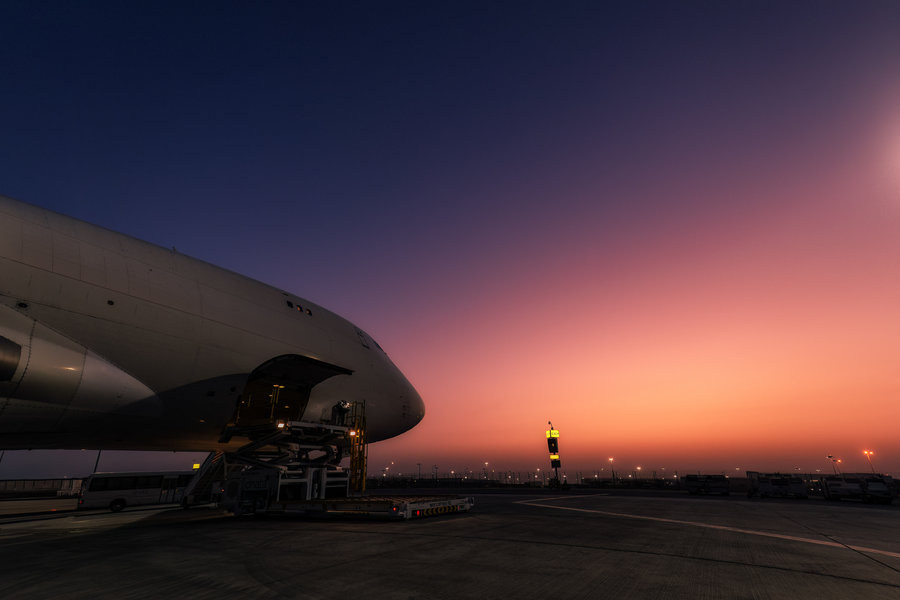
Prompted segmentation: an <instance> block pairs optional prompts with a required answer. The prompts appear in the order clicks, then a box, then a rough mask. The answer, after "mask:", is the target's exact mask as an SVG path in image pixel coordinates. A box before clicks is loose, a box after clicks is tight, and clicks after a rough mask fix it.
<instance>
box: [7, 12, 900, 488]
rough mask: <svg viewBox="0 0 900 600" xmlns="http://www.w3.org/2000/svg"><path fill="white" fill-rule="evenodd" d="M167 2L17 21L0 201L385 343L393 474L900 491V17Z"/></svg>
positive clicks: (386, 455) (377, 454)
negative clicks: (687, 479)
mask: <svg viewBox="0 0 900 600" xmlns="http://www.w3.org/2000/svg"><path fill="white" fill-rule="evenodd" d="M161 6H162V8H160V9H159V11H151V10H149V9H146V8H144V7H140V6H121V7H117V8H116V10H110V11H105V12H104V13H103V14H96V15H87V14H85V13H83V11H79V10H77V9H75V8H68V7H67V5H66V4H65V3H61V4H60V5H59V6H58V10H56V11H51V13H47V12H45V11H38V10H37V9H30V8H29V7H27V6H21V7H16V6H9V5H7V6H2V7H0V36H2V37H3V39H5V40H8V42H7V46H8V49H9V50H8V51H9V58H8V60H7V61H5V62H6V64H7V65H14V67H15V68H12V69H6V67H4V66H0V74H3V75H4V80H5V81H6V82H7V87H8V89H10V90H16V92H15V93H14V94H13V93H10V94H5V95H3V97H2V98H0V130H2V131H4V132H5V136H6V137H7V139H8V140H10V141H9V142H8V143H7V144H5V145H4V146H3V147H0V181H3V182H4V185H5V186H6V187H5V188H4V189H2V190H0V193H3V194H5V195H9V196H13V197H16V198H19V199H21V200H24V201H28V202H32V203H35V204H39V205H42V206H46V207H48V208H51V209H54V210H58V211H60V212H63V213H67V214H71V215H73V216H76V217H79V218H82V219H85V220H88V221H92V222H96V223H99V224H101V225H103V226H106V227H109V228H112V229H116V230H119V231H123V232H125V233H128V234H131V235H134V236H137V237H141V238H144V239H149V240H150V241H154V242H156V243H160V244H162V245H164V246H167V247H168V246H173V245H174V246H176V247H178V249H179V251H180V252H184V253H186V254H190V255H194V256H197V257H199V258H202V259H204V260H207V261H209V262H212V263H215V264H220V265H222V266H225V267H227V268H230V269H233V270H236V271H239V272H242V273H246V274H248V275H250V276H252V277H254V278H256V279H259V280H262V281H265V282H268V283H272V284H274V285H277V286H279V287H282V288H284V289H286V290H290V291H291V292H293V293H296V294H299V295H300V296H304V297H307V298H309V299H310V300H312V301H315V302H318V303H320V304H322V305H324V306H327V307H328V308H330V309H332V310H334V311H335V312H337V313H339V314H341V315H343V316H345V317H347V318H349V319H350V320H351V321H353V322H354V323H355V324H357V325H358V326H360V327H361V328H363V329H365V330H366V331H368V332H369V333H370V334H371V335H372V336H374V337H375V338H376V339H377V340H378V342H379V343H380V344H381V346H382V347H384V348H385V349H386V350H387V352H388V353H389V354H390V355H391V357H392V358H393V359H394V360H395V362H396V363H397V364H398V366H399V367H400V368H401V369H402V370H403V371H404V373H406V374H407V375H408V376H409V378H410V380H411V381H412V383H413V384H414V385H415V386H416V387H417V389H418V390H419V391H420V393H421V394H422V396H423V398H424V400H425V402H426V411H427V412H426V417H425V420H424V421H423V422H422V423H421V424H420V425H419V426H418V427H416V428H415V429H414V430H412V431H411V432H409V433H407V434H405V435H403V436H401V437H399V438H397V439H395V440H390V441H386V442H383V443H379V444H376V445H373V446H372V447H371V449H370V473H373V474H375V473H380V472H381V470H382V469H383V468H385V467H386V466H388V465H390V463H391V461H393V462H394V467H392V468H391V472H404V473H413V472H416V471H417V469H418V468H419V467H418V464H421V465H422V467H421V468H422V472H423V474H424V473H429V474H430V473H431V470H432V468H433V467H434V466H435V465H437V467H438V471H439V472H440V473H441V474H444V473H449V472H450V471H451V470H455V471H457V472H460V471H463V470H465V469H467V468H468V469H471V470H473V471H479V470H480V469H481V467H482V466H483V464H484V462H489V464H490V468H491V469H496V470H513V471H520V472H522V471H525V472H527V471H533V470H534V469H536V468H538V467H540V468H542V469H546V468H547V467H549V463H548V459H547V452H546V445H545V438H544V429H545V427H546V424H547V421H548V420H552V421H553V424H554V425H555V426H556V427H557V428H558V429H559V430H560V431H561V439H560V454H561V459H562V463H563V466H564V469H565V470H566V472H567V473H568V474H569V475H570V477H571V476H572V475H573V474H574V473H575V472H576V471H581V472H584V473H592V472H594V471H599V470H600V469H601V468H603V469H608V468H609V461H608V458H609V457H614V458H615V461H616V462H615V464H616V465H617V468H618V467H619V466H621V468H622V469H624V470H625V471H626V472H627V471H628V470H630V469H631V468H632V467H633V466H635V467H636V466H637V465H642V466H643V470H644V471H645V472H651V471H653V470H658V469H662V468H663V467H665V468H666V470H667V472H668V471H676V470H681V471H691V470H706V471H713V472H720V471H727V472H732V471H734V469H735V468H736V467H739V468H740V469H741V470H746V469H761V470H776V469H777V470H792V469H794V468H797V467H799V468H800V469H801V470H803V471H815V470H816V469H823V470H824V469H830V468H831V463H830V462H828V461H826V459H825V456H826V455H829V454H830V455H835V456H839V457H841V458H842V459H843V460H844V463H843V465H844V468H845V469H847V470H851V471H867V470H869V465H868V463H867V462H866V457H865V456H864V455H863V450H874V451H875V452H876V454H875V455H874V459H873V461H874V463H875V465H876V467H877V468H878V469H879V470H884V471H893V472H897V473H900V436H897V435H896V424H897V423H898V422H900V408H898V407H900V402H898V400H900V368H897V364H896V363H897V356H900V310H898V307H900V260H898V257H900V129H898V123H900V121H898V120H897V119H898V117H897V112H896V111H897V102H896V101H895V100H894V99H896V98H900V94H897V93H895V91H894V90H900V81H898V74H900V36H897V35H896V23H897V22H898V20H900V5H896V6H895V5H889V4H881V5H879V6H875V5H874V4H871V5H869V4H860V3H842V2H834V3H830V2H825V3H822V2H810V3H805V2H794V3H758V4H753V5H746V6H744V5H732V4H725V3H723V4H721V5H719V4H715V5H704V7H703V10H700V9H699V8H697V7H696V6H694V5H692V4H689V3H672V2H659V3H655V2H647V3H644V2H642V3H622V4H621V5H620V4H615V3H599V4H598V3H584V4H580V3H577V2H576V3H572V4H569V5H567V6H568V8H566V7H554V6H550V5H547V6H537V7H530V8H528V9H527V10H526V9H525V8H523V7H516V6H515V5H514V4H513V5H510V6H505V5H494V4H492V5H490V6H478V5H472V6H468V5H457V4H448V5H421V4H420V3H410V4H403V6H404V10H402V11H389V10H387V9H386V8H385V7H383V6H378V5H369V4H366V3H361V4H359V5H355V4H352V3H349V4H348V3H341V4H340V5H334V6H332V5H322V6H317V5H308V4H297V3H290V2H285V3H280V2H273V3H270V4H267V5H265V6H260V7H250V6H249V5H248V6H245V7H232V6H226V7H222V8H221V10H220V11H218V12H217V13H216V14H217V16H216V17H215V18H214V19H210V17H209V14H207V12H206V11H204V10H203V9H202V7H198V6H193V5H191V6H186V5H183V4H181V3H171V4H166V3H163V4H162V5H161ZM6 13H9V14H6ZM173 23H177V24H178V25H177V26H176V25H173ZM48 31H49V32H52V33H53V35H45V34H46V33H47V32H48ZM200 31H202V32H203V35H201V36H198V35H196V34H197V32H200ZM836 32H840V35H837V34H836ZM161 33H162V34H164V35H161ZM4 69H6V70H4ZM37 74H39V76H38V75H37ZM70 98H74V99H77V101H76V102H70V101H69V100H68V99H70ZM886 165H887V167H886Z"/></svg>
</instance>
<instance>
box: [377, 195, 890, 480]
mask: <svg viewBox="0 0 900 600" xmlns="http://www.w3.org/2000/svg"><path fill="white" fill-rule="evenodd" d="M806 191H807V193H809V194H811V197H815V198H817V199H818V200H817V202H815V203H812V204H811V205H810V204H809V203H807V205H804V204H803V203H797V202H789V201H788V199H785V200H783V202H782V203H781V204H780V206H779V203H778V202H776V203H775V208H774V209H770V210H769V212H767V213H765V214H760V215H757V216H756V217H755V220H753V219H750V220H742V217H741V216H732V217H728V214H727V211H726V212H724V213H723V215H720V218H719V220H718V221H717V223H718V226H717V227H716V228H714V229H713V230H711V231H708V232H705V234H704V235H705V237H699V236H697V235H696V234H695V233H694V232H684V231H679V230H673V231H668V230H667V229H666V225H665V224H662V225H660V226H658V230H657V231H655V232H652V231H648V235H650V236H651V237H652V243H644V244H641V243H635V242H632V243H630V244H629V245H627V246H622V245H621V244H619V245H618V246H617V245H615V244H613V245H612V246H610V247H608V248H605V250H604V251H603V252H601V251H600V250H598V249H597V247H598V245H597V243H596V241H595V240H593V239H592V238H591V231H590V227H588V226H585V228H584V231H582V232H570V233H571V234H572V235H570V236H569V237H568V238H567V239H566V241H565V242H563V243H561V244H559V246H558V248H557V250H556V253H555V254H551V253H547V254H544V255H543V256H541V257H540V260H536V261H534V262H533V263H530V264H526V265H522V264H515V265H513V266H510V267H507V268H506V269H503V270H501V269H500V266H499V265H498V266H497V267H496V271H497V272H502V275H503V276H502V278H500V277H497V278H494V277H491V276H486V277H483V278H482V279H479V281H480V284H481V285H480V287H479V288H478V289H477V291H476V292H475V293H474V295H473V296H471V297H470V298H469V304H468V306H467V310H465V311H456V310H453V309H452V307H451V306H448V309H447V311H446V314H445V315H444V317H443V318H442V320H441V322H440V323H431V324H425V323H423V322H419V321H415V320H413V322H410V323H405V324H404V323H402V322H398V323H396V327H397V330H398V331H399V333H398V334H397V337H396V339H394V340H390V341H385V342H384V345H385V347H387V348H389V349H394V348H398V347H400V348H401V352H402V357H403V359H402V360H400V361H398V362H399V365H400V367H401V368H402V369H403V370H404V372H406V373H408V374H410V376H411V379H412V382H413V384H414V385H416V387H417V389H419V391H420V393H421V394H422V396H423V398H424V399H425V401H426V407H427V408H426V418H425V421H424V422H423V423H422V424H421V425H420V426H419V427H418V428H416V429H414V430H413V431H411V432H409V433H407V434H405V435H404V436H402V437H401V438H398V439H397V440H392V441H388V442H384V443H382V444H378V445H375V446H373V447H372V449H371V451H370V452H371V456H372V464H373V466H374V465H377V464H378V462H379V461H383V460H385V459H387V458H390V459H391V460H394V459H396V458H397V457H407V456H408V457H421V459H420V460H421V461H424V462H428V463H432V464H438V465H439V468H440V470H441V472H443V471H444V470H446V471H447V472H449V471H450V469H451V468H453V467H456V468H457V469H461V468H465V467H467V466H468V467H472V466H473V465H479V464H481V462H482V461H483V460H490V462H491V464H492V465H496V466H497V468H498V469H504V468H505V469H508V470H518V471H521V470H527V471H533V470H534V469H535V468H537V467H539V466H540V467H544V466H545V465H544V462H546V457H545V454H546V453H545V448H543V447H542V445H541V443H542V438H543V437H544V434H543V433H542V432H543V431H544V429H545V425H546V423H547V421H548V420H550V419H552V421H553V424H554V426H556V427H557V428H558V429H559V430H560V431H561V438H560V455H561V457H562V461H563V465H564V467H566V470H568V472H569V473H570V474H574V472H575V471H576V470H578V471H583V472H592V471H595V470H596V471H599V470H600V469H602V468H605V469H609V463H608V460H607V459H608V457H609V456H614V457H616V463H615V466H616V468H617V469H618V468H619V464H620V461H621V464H622V469H624V470H626V471H628V470H629V469H631V468H633V465H637V464H646V465H652V464H659V465H663V466H666V467H667V468H669V469H671V470H678V469H682V470H694V471H696V470H712V471H715V472H718V471H723V470H729V469H734V467H735V465H741V468H743V469H750V470H753V469H759V470H767V469H768V470H782V471H784V470H793V469H796V468H800V469H801V470H803V471H804V472H813V471H815V470H816V469H824V468H828V469H830V468H831V467H830V465H829V464H826V461H825V460H824V459H823V458H822V457H823V456H825V455H826V454H829V453H836V454H840V455H841V456H842V457H844V459H845V460H846V461H848V462H847V463H846V467H845V470H846V469H851V470H856V471H864V470H868V468H869V467H868V464H867V463H866V462H865V458H864V457H863V455H861V454H860V451H859V450H857V448H863V447H866V446H871V447H878V448H882V449H883V450H884V452H883V453H882V456H883V457H885V459H884V460H882V461H880V462H882V463H883V464H882V465H880V468H883V469H886V470H887V471H900V441H898V439H897V436H896V435H895V432H894V431H893V430H894V427H892V426H890V425H889V424H896V423H898V422H900V402H898V399H900V369H897V367H896V357H897V356H898V355H900V310H898V308H897V307H900V263H898V262H897V260H896V258H895V257H897V256H900V230H898V219H897V217H898V214H897V212H896V211H895V212H893V213H889V212H887V213H886V212H885V207H884V205H881V204H878V203H875V202H873V203H871V204H868V205H866V204H860V203H850V202H847V201H846V199H847V198H848V197H850V196H846V195H844V194H847V193H848V188H847V186H844V187H840V186H832V187H830V188H829V187H828V186H826V185H824V184H823V185H822V186H820V187H818V188H810V189H807V190H806ZM851 191H852V187H851ZM601 245H602V244H601ZM605 252H608V253H609V255H607V254H605ZM616 253H618V254H616ZM490 267H491V265H487V266H486V267H484V266H483V267H481V268H484V269H485V270H486V271H488V272H489V271H490ZM417 329H418V330H421V329H427V330H428V333H429V336H428V340H427V342H424V343H423V341H422V339H421V338H420V337H419V336H416V335H415V330H417ZM404 340H416V341H414V342H406V343H407V344H413V345H415V344H422V345H421V347H416V348H412V347H410V346H408V345H407V346H405V344H404ZM404 346H405V347H404ZM391 352H392V355H393V356H395V357H396V356H397V354H396V352H397V350H391ZM429 449H430V450H429ZM408 460H410V461H412V462H413V463H414V462H416V460H419V459H416V460H413V458H409V459H408ZM647 469H648V470H649V469H651V467H647Z"/></svg>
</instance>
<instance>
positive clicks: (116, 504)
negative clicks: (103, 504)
mask: <svg viewBox="0 0 900 600" xmlns="http://www.w3.org/2000/svg"><path fill="white" fill-rule="evenodd" d="M123 508H125V501H124V500H122V499H121V498H119V499H118V500H113V501H112V502H110V503H109V510H111V511H113V512H119V511H121V510H122V509H123Z"/></svg>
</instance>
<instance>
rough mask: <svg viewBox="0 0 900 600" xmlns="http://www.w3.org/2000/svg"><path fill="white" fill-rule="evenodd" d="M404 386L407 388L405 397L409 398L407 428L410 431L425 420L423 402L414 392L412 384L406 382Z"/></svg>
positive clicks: (417, 393)
mask: <svg viewBox="0 0 900 600" xmlns="http://www.w3.org/2000/svg"><path fill="white" fill-rule="evenodd" d="M406 385H407V387H408V388H409V390H408V392H407V396H408V398H409V418H410V424H409V426H410V429H411V428H413V427H415V426H416V425H418V424H419V422H420V421H421V420H422V419H424V418H425V402H424V401H423V400H422V396H420V395H419V392H417V391H416V388H414V387H413V386H412V384H410V383H409V382H407V384H406Z"/></svg>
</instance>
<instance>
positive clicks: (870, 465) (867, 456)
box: [863, 450, 875, 473]
mask: <svg viewBox="0 0 900 600" xmlns="http://www.w3.org/2000/svg"><path fill="white" fill-rule="evenodd" d="M863 454H865V455H866V460H867V461H869V468H870V469H872V473H875V465H873V464H872V457H873V456H875V453H874V452H872V451H871V450H863Z"/></svg>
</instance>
